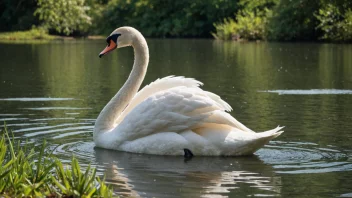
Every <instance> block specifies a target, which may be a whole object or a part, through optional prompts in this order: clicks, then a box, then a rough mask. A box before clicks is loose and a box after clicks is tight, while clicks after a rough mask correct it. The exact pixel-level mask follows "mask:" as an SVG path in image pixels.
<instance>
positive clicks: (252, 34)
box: [213, 11, 267, 40]
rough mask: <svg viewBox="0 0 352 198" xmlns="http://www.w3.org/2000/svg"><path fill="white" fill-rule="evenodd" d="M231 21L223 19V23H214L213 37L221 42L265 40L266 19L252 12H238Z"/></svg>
mask: <svg viewBox="0 0 352 198" xmlns="http://www.w3.org/2000/svg"><path fill="white" fill-rule="evenodd" d="M236 19H237V22H235V21H234V20H233V19H231V18H229V19H225V20H224V22H223V23H215V24H214V26H215V29H216V33H213V36H214V37H215V38H216V39H221V40H231V39H233V40H238V39H242V38H243V39H247V40H264V39H265V38H266V24H267V18H266V17H259V16H258V15H256V14H255V13H254V12H251V11H247V12H240V13H239V14H237V16H236Z"/></svg>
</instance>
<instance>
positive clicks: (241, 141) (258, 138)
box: [223, 126, 284, 156]
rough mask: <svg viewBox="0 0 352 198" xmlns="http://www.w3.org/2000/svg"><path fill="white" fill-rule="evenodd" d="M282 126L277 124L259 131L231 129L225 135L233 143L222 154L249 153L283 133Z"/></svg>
mask: <svg viewBox="0 0 352 198" xmlns="http://www.w3.org/2000/svg"><path fill="white" fill-rule="evenodd" d="M282 128H284V127H280V126H278V127H276V128H275V129H272V130H269V131H264V132H260V133H255V132H244V131H242V132H239V131H233V132H232V133H230V134H229V136H228V137H227V139H228V140H230V139H231V141H229V142H233V144H232V145H231V144H230V145H229V147H228V150H227V151H225V153H223V155H232V156H233V155H237V156H238V155H251V154H253V153H254V152H256V151H257V150H258V149H260V148H262V147H263V146H264V145H265V144H267V143H268V142H269V141H270V140H272V139H274V138H276V137H278V136H279V135H280V134H281V133H283V131H281V129H282Z"/></svg>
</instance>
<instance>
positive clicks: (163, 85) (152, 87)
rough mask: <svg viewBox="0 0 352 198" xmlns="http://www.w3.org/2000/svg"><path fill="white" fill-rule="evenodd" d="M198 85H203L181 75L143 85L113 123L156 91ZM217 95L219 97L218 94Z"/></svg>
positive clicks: (119, 120)
mask: <svg viewBox="0 0 352 198" xmlns="http://www.w3.org/2000/svg"><path fill="white" fill-rule="evenodd" d="M200 85H203V83H202V82H200V81H197V80H195V79H193V78H185V77H183V76H167V77H164V78H161V79H157V80H155V81H154V82H152V83H150V84H149V85H147V86H145V87H144V88H143V89H141V90H140V91H139V92H138V93H137V94H136V95H135V96H134V97H133V99H132V100H131V101H130V103H129V104H128V106H127V107H126V109H125V110H124V111H123V112H122V114H121V115H120V116H119V118H118V120H116V121H115V125H117V124H118V123H120V122H121V121H122V120H123V119H124V118H125V116H126V115H127V114H128V113H129V112H130V111H131V110H132V109H134V108H135V107H136V106H137V105H138V104H140V103H141V102H142V101H144V100H145V99H147V98H148V97H150V96H151V95H153V94H155V93H157V92H160V91H165V90H167V89H171V88H174V87H179V86H184V87H199V86H200ZM217 97H218V98H220V97H219V96H217Z"/></svg>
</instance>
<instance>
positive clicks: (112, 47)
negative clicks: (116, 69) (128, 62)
mask: <svg viewBox="0 0 352 198" xmlns="http://www.w3.org/2000/svg"><path fill="white" fill-rule="evenodd" d="M116 47H117V45H116V43H115V42H114V41H113V40H112V39H111V40H110V43H109V45H108V46H106V48H105V49H104V50H103V51H102V52H100V54H99V58H101V57H102V56H104V55H105V54H107V53H109V52H111V51H112V50H114V49H116Z"/></svg>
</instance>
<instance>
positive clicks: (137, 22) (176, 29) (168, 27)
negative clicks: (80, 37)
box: [99, 0, 237, 37]
mask: <svg viewBox="0 0 352 198" xmlns="http://www.w3.org/2000/svg"><path fill="white" fill-rule="evenodd" d="M236 10H237V1H234V0H193V1H189V0H178V1H164V0H129V1H125V0H112V1H110V2H109V3H108V5H107V6H106V10H105V11H104V13H103V18H102V21H101V22H100V23H99V24H100V28H101V29H102V32H103V33H105V34H108V33H110V32H111V31H112V30H113V29H115V28H117V27H119V26H125V25H127V26H133V27H136V28H137V29H139V30H140V31H141V32H143V34H144V35H146V36H152V37H195V36H201V37H208V36H210V32H211V31H213V30H214V27H213V23H214V22H217V21H220V20H222V19H223V18H226V17H228V16H230V15H232V14H233V13H234V12H235V11H236Z"/></svg>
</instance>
